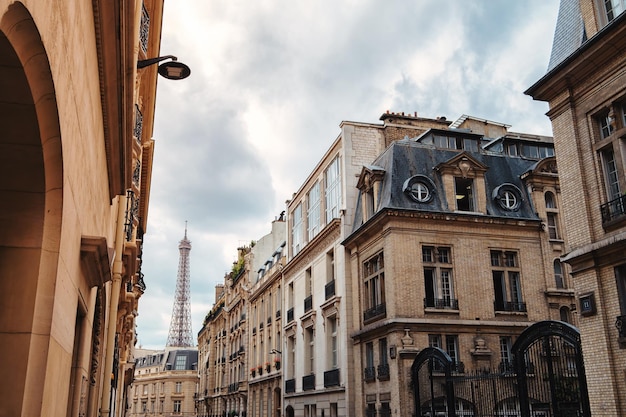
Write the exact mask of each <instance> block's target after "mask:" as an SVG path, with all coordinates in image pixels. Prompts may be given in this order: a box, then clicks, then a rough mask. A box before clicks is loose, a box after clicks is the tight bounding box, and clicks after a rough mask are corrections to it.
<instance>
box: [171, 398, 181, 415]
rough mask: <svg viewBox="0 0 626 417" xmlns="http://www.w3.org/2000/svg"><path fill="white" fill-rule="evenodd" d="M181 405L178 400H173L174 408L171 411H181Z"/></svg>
mask: <svg viewBox="0 0 626 417" xmlns="http://www.w3.org/2000/svg"><path fill="white" fill-rule="evenodd" d="M181 405H182V404H181V401H180V400H174V409H173V410H172V411H173V412H175V413H181V412H182V407H181Z"/></svg>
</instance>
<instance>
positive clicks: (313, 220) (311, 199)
mask: <svg viewBox="0 0 626 417" xmlns="http://www.w3.org/2000/svg"><path fill="white" fill-rule="evenodd" d="M308 203H309V205H308V211H307V224H308V229H309V241H311V240H312V239H313V238H314V237H315V235H317V233H318V232H319V231H320V226H321V217H320V183H319V182H316V183H315V185H313V187H311V190H310V191H309V195H308Z"/></svg>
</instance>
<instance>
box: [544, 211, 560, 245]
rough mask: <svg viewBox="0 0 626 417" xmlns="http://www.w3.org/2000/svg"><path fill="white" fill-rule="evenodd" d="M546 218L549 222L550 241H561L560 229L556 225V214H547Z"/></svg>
mask: <svg viewBox="0 0 626 417" xmlns="http://www.w3.org/2000/svg"><path fill="white" fill-rule="evenodd" d="M546 218H547V220H548V236H549V237H550V239H559V229H558V227H557V223H556V214H554V213H547V214H546Z"/></svg>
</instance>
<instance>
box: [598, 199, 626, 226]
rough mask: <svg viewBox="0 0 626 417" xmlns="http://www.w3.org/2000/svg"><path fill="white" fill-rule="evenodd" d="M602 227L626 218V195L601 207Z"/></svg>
mask: <svg viewBox="0 0 626 417" xmlns="http://www.w3.org/2000/svg"><path fill="white" fill-rule="evenodd" d="M600 213H602V226H605V225H606V224H607V223H611V222H613V221H615V220H619V219H623V218H626V194H624V195H621V196H619V197H617V198H616V199H614V200H611V201H609V202H608V203H604V204H602V205H601V206H600Z"/></svg>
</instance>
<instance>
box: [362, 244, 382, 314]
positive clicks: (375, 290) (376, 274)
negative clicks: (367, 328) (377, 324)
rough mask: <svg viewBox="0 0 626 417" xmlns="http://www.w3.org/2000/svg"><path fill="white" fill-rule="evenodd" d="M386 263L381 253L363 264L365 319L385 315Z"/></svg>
mask: <svg viewBox="0 0 626 417" xmlns="http://www.w3.org/2000/svg"><path fill="white" fill-rule="evenodd" d="M384 268H385V263H384V259H383V253H382V252H381V253H379V254H378V255H376V256H374V257H373V258H371V259H370V260H368V261H367V262H365V263H364V265H363V275H364V290H365V294H364V304H365V305H364V313H363V320H365V321H367V320H370V319H374V318H380V317H383V316H384V315H385V314H386V311H385V271H384Z"/></svg>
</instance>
